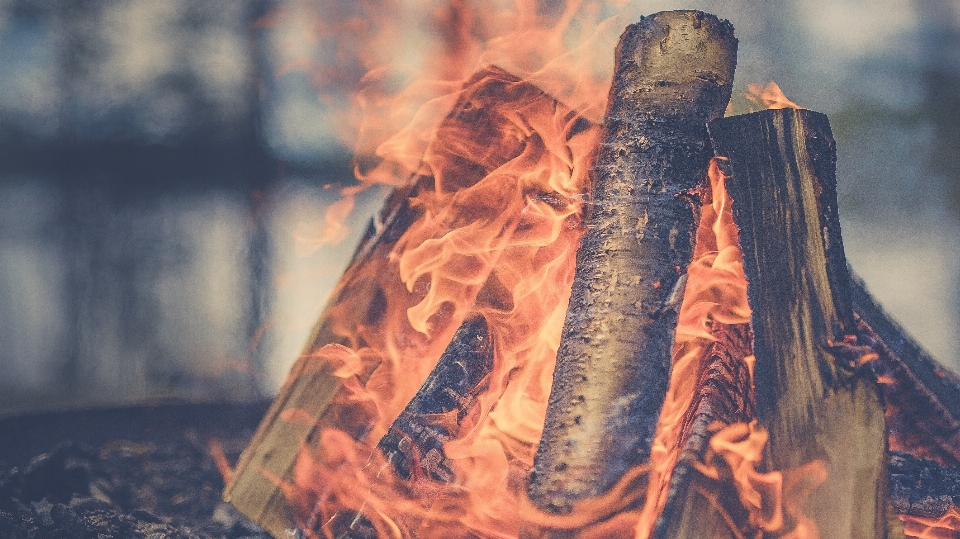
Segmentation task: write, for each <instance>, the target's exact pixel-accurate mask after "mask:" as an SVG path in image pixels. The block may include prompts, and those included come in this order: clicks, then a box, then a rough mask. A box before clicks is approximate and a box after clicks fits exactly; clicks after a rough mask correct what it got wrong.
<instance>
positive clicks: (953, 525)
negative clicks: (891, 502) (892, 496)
mask: <svg viewBox="0 0 960 539" xmlns="http://www.w3.org/2000/svg"><path fill="white" fill-rule="evenodd" d="M900 520H901V521H902V522H903V531H904V534H905V535H906V537H907V538H908V539H957V537H960V531H958V530H960V509H958V508H956V507H952V508H950V510H949V511H947V512H946V513H945V514H944V515H943V516H940V517H933V518H931V517H915V516H907V515H900Z"/></svg>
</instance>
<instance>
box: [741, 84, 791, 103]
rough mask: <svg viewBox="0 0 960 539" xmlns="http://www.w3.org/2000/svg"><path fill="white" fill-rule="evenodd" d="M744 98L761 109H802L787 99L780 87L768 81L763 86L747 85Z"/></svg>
mask: <svg viewBox="0 0 960 539" xmlns="http://www.w3.org/2000/svg"><path fill="white" fill-rule="evenodd" d="M744 97H746V98H747V99H749V100H750V101H752V102H753V103H754V104H756V105H757V106H758V107H761V108H762V109H802V108H804V107H801V106H800V105H798V104H796V103H794V102H793V101H790V100H789V99H787V96H786V95H784V93H783V91H782V90H780V86H778V85H777V83H775V82H773V81H770V82H768V83H767V84H766V85H765V86H760V85H759V84H756V83H753V84H748V85H747V93H746V94H744Z"/></svg>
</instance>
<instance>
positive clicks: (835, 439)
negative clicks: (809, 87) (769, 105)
mask: <svg viewBox="0 0 960 539" xmlns="http://www.w3.org/2000/svg"><path fill="white" fill-rule="evenodd" d="M708 129H709V132H710V138H711V141H712V143H713V146H714V150H715V152H716V154H717V156H718V157H720V158H723V159H726V160H727V164H728V167H729V168H728V171H727V174H726V176H727V177H728V180H727V184H726V185H727V190H728V192H729V193H730V194H731V196H732V197H733V206H732V209H733V215H734V221H735V222H736V224H737V226H738V228H739V229H740V244H741V247H742V250H743V259H744V270H745V273H746V276H747V280H748V282H749V286H748V297H749V301H750V306H751V308H752V310H753V315H752V319H751V322H752V328H753V331H754V333H755V338H754V353H755V356H756V364H755V370H754V373H755V378H754V380H755V385H756V392H757V410H758V418H759V419H760V422H761V423H762V424H763V425H764V426H765V427H766V428H767V429H768V431H769V433H770V439H769V442H768V445H767V448H766V459H765V462H766V466H767V467H768V469H769V470H779V471H782V472H783V473H784V474H787V475H788V474H789V473H791V471H793V470H800V469H802V468H803V467H805V466H809V465H811V464H812V463H820V464H822V465H823V466H824V467H825V471H826V479H825V480H824V481H823V483H822V484H820V485H819V486H817V487H816V488H815V489H814V490H813V491H812V493H811V494H810V495H809V496H808V497H806V499H800V500H796V501H795V503H796V505H797V507H798V508H799V511H798V514H795V515H788V516H790V517H792V518H791V520H793V521H794V522H792V523H791V522H787V523H786V525H787V527H790V526H791V525H792V524H795V523H797V522H798V521H799V520H800V519H810V520H811V521H812V523H813V525H815V526H816V527H817V529H818V530H819V534H820V536H821V537H848V536H849V537H876V538H881V537H888V514H887V511H888V505H887V498H886V493H887V489H886V473H885V467H886V455H885V447H886V437H885V430H884V420H883V412H882V408H881V405H880V402H879V398H878V394H877V390H876V381H875V380H874V379H873V376H872V375H871V374H870V373H869V372H868V371H867V370H866V369H861V368H859V367H860V361H861V360H866V359H867V357H866V356H862V355H859V354H860V353H861V348H860V347H862V345H863V343H860V342H858V340H857V327H856V323H855V320H854V315H853V309H852V302H851V297H850V285H849V281H850V278H849V274H848V270H847V265H846V260H845V257H844V253H843V244H842V242H841V238H840V226H839V219H838V216H837V204H836V179H835V163H836V150H835V144H834V141H833V137H832V135H831V132H830V126H829V123H828V121H827V118H826V116H824V115H822V114H819V113H815V112H811V111H807V110H797V109H780V110H768V111H763V112H758V113H754V114H748V115H743V116H736V117H732V118H724V119H722V120H716V121H714V122H711V123H710V124H709V125H708ZM854 493H856V494H854ZM889 533H895V532H889Z"/></svg>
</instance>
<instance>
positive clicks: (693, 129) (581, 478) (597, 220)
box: [528, 11, 737, 513]
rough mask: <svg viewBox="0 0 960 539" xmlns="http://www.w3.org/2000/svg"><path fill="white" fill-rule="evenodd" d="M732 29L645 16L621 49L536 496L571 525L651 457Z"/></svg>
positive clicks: (694, 17) (729, 65) (713, 21)
mask: <svg viewBox="0 0 960 539" xmlns="http://www.w3.org/2000/svg"><path fill="white" fill-rule="evenodd" d="M736 44H737V40H736V38H735V37H734V36H733V27H732V26H731V25H730V24H729V23H728V22H726V21H721V20H719V19H717V18H716V17H714V16H712V15H707V14H705V13H702V12H697V11H673V12H664V13H659V14H655V15H652V16H650V17H645V18H643V19H642V20H641V21H640V22H639V23H637V24H634V25H631V26H630V27H628V28H627V30H626V31H625V32H624V34H623V36H622V37H621V41H620V44H619V45H618V47H617V52H616V64H617V67H616V70H615V74H614V80H613V85H612V87H611V92H610V102H609V105H608V113H607V116H606V125H605V138H604V140H603V142H602V143H601V145H600V149H599V154H598V158H597V164H596V167H595V178H594V191H593V195H592V199H591V201H590V204H589V207H590V210H589V216H588V227H587V230H588V232H587V233H586V235H585V236H584V238H583V241H582V244H581V247H580V250H579V251H578V253H577V270H576V277H575V280H574V284H573V293H572V296H571V299H570V305H569V308H568V310H567V318H566V321H565V325H564V329H563V337H562V340H561V344H560V349H559V352H558V356H557V367H556V371H555V374H554V384H553V389H552V392H551V396H550V401H549V406H548V410H547V416H546V423H545V427H544V432H543V438H542V440H541V443H540V446H539V450H538V453H537V457H536V461H535V465H534V470H533V473H532V475H531V479H530V483H529V488H528V493H529V495H530V497H531V499H532V500H533V501H534V503H535V504H537V505H539V506H540V507H541V508H543V509H545V510H548V511H551V512H555V513H564V512H569V511H571V510H572V508H573V505H574V504H575V503H576V502H577V501H580V500H583V499H585V498H589V497H593V496H597V495H600V494H602V493H603V492H605V491H607V490H608V489H610V487H611V486H612V485H613V484H614V483H615V482H616V481H617V480H618V479H619V478H620V477H622V476H623V475H624V473H625V472H626V471H627V470H628V469H629V468H631V467H633V466H636V465H639V464H640V463H642V462H644V461H645V460H646V459H647V456H648V454H649V451H650V444H651V440H652V437H653V435H654V430H655V428H656V423H657V417H658V414H659V411H660V407H661V406H662V402H663V397H664V394H665V392H666V388H667V382H668V374H669V372H668V371H669V366H670V354H671V346H672V344H673V338H674V332H675V328H676V321H677V309H679V305H680V301H679V298H680V296H682V286H680V285H678V283H679V282H681V279H680V277H681V275H683V274H684V273H685V271H686V268H687V266H688V264H689V263H690V258H691V252H692V234H693V225H694V214H693V211H692V208H691V206H690V204H689V203H688V201H686V200H685V199H684V194H685V193H686V192H687V191H688V190H691V189H693V188H695V187H696V186H697V185H698V184H699V183H700V181H701V180H702V179H703V178H704V177H705V175H706V170H707V166H708V162H709V158H710V153H709V148H708V145H707V143H706V132H705V130H704V123H705V122H707V121H709V120H711V119H714V118H717V117H719V116H720V115H721V114H722V113H723V110H724V107H725V106H726V104H727V102H728V100H729V98H730V92H731V85H732V81H733V71H734V66H735V63H736Z"/></svg>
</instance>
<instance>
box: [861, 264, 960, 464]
mask: <svg viewBox="0 0 960 539" xmlns="http://www.w3.org/2000/svg"><path fill="white" fill-rule="evenodd" d="M851 289H852V292H853V293H852V296H853V305H854V310H855V311H856V313H857V315H858V326H857V329H858V331H859V336H860V340H861V341H862V342H864V343H868V344H869V345H870V347H871V348H872V349H873V350H874V351H875V352H876V353H877V360H876V361H872V362H870V363H868V364H867V365H866V366H867V367H868V368H870V369H871V370H872V371H873V373H874V374H875V375H876V376H877V378H878V380H879V381H880V383H879V388H880V393H881V395H882V396H883V402H884V407H885V408H886V417H887V428H888V431H889V439H890V444H891V448H892V449H900V450H903V451H909V452H911V453H914V454H916V455H919V456H923V457H926V458H929V459H934V460H936V461H937V462H940V463H941V464H944V465H947V466H960V378H958V377H957V375H956V374H954V373H953V372H951V371H949V370H947V369H946V368H945V367H943V366H942V365H940V364H939V363H938V362H937V361H935V360H934V359H933V358H931V357H930V356H929V355H928V354H927V353H926V352H925V351H924V350H923V349H921V348H920V346H919V345H917V343H916V342H914V341H913V340H912V339H911V338H910V337H909V336H908V335H907V334H906V332H905V331H904V330H903V328H901V327H900V326H899V324H897V323H896V322H894V321H893V320H892V319H891V318H890V317H889V316H888V315H887V314H886V313H885V312H884V311H883V309H882V308H881V307H880V306H879V304H877V302H876V301H875V300H874V299H873V297H871V296H870V294H869V292H867V289H866V286H865V285H864V284H863V282H862V281H860V280H859V279H857V278H854V279H853V284H852V287H851Z"/></svg>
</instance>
